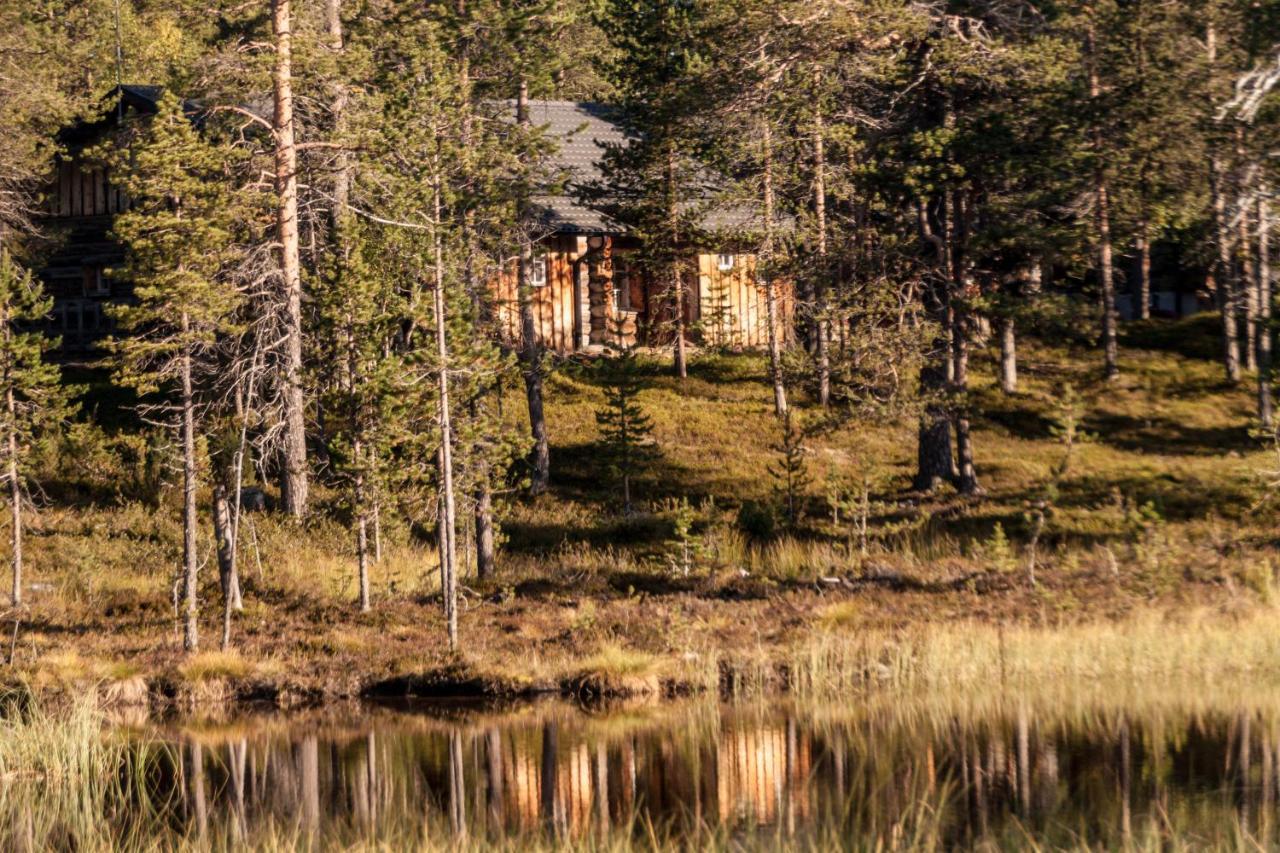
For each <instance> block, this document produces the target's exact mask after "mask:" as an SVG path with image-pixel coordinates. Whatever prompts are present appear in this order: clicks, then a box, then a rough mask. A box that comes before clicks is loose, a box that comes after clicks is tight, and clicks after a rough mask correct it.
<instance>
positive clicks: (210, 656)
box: [178, 651, 254, 684]
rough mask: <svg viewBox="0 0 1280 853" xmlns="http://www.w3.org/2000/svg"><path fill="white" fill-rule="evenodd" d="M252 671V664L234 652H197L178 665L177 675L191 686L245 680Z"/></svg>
mask: <svg viewBox="0 0 1280 853" xmlns="http://www.w3.org/2000/svg"><path fill="white" fill-rule="evenodd" d="M253 671H254V665H253V663H252V662H251V661H248V660H246V659H245V658H243V657H241V656H240V654H239V653H238V652H234V651H227V652H224V651H210V652H199V653H198V654H194V655H192V656H191V657H189V658H187V659H186V660H184V661H183V662H182V663H181V664H179V665H178V674H179V675H181V676H182V678H183V679H184V680H186V681H188V682H191V683H193V684H199V683H202V682H206V681H215V680H218V679H239V678H246V677H248V676H249V675H251V674H252V673H253Z"/></svg>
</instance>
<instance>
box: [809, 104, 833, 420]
mask: <svg viewBox="0 0 1280 853" xmlns="http://www.w3.org/2000/svg"><path fill="white" fill-rule="evenodd" d="M815 97H817V96H816V95H815ZM813 219H814V228H815V230H816V231H817V232H818V233H817V238H818V239H817V247H816V248H817V255H818V275H817V278H816V280H815V281H814V287H813V297H814V315H815V316H814V329H813V331H814V336H813V360H814V366H815V367H816V369H817V374H818V375H817V377H816V378H817V385H818V405H820V406H822V407H823V408H824V409H825V408H827V407H828V406H830V405H831V355H830V352H829V341H828V337H829V334H828V331H827V325H828V323H829V322H830V318H829V317H828V316H827V314H828V312H829V307H828V305H827V298H828V293H829V289H828V282H827V275H828V273H829V272H830V270H829V269H828V263H829V262H828V259H827V153H826V130H825V127H824V125H823V118H822V107H821V106H817V107H815V109H814V114H813Z"/></svg>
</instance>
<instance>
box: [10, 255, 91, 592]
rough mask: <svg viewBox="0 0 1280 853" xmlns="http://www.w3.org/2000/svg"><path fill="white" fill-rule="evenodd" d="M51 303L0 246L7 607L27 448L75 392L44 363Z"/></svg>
mask: <svg viewBox="0 0 1280 853" xmlns="http://www.w3.org/2000/svg"><path fill="white" fill-rule="evenodd" d="M52 307H53V300H52V299H50V298H47V297H45V295H44V290H43V288H42V287H41V286H40V283H39V281H37V280H36V279H35V277H34V276H32V275H31V273H30V272H28V271H27V270H24V269H23V268H22V267H21V266H19V265H18V263H17V262H16V261H14V259H13V257H12V256H11V255H10V254H9V252H8V250H7V249H5V248H4V247H2V246H0V392H2V393H3V395H4V405H3V408H2V409H0V436H2V438H0V440H2V441H3V445H2V446H0V455H3V457H4V474H3V476H4V480H5V482H6V484H7V486H8V489H9V511H10V514H11V525H10V531H9V537H10V538H9V542H10V545H11V558H12V566H13V592H12V598H13V604H14V606H15V607H17V606H19V605H21V604H22V583H23V580H22V569H23V564H22V530H23V526H22V504H23V495H24V492H25V491H26V488H25V482H26V479H27V477H28V476H29V475H30V472H29V471H28V470H27V458H28V456H29V454H30V452H31V449H32V447H33V445H35V444H36V443H37V442H38V441H40V440H41V438H42V437H43V436H45V435H46V434H47V433H48V431H49V430H50V429H51V428H53V427H55V426H57V425H58V424H60V423H62V422H63V421H65V419H66V418H67V417H68V416H70V414H71V413H72V406H71V404H70V402H69V401H70V399H71V397H72V396H73V395H74V394H75V393H76V392H77V389H76V388H75V387H73V386H69V385H64V384H63V383H62V376H61V371H60V370H59V369H58V367H57V365H54V364H49V363H47V362H45V361H44V354H45V353H46V352H47V351H48V350H49V349H50V348H51V347H52V346H54V345H55V344H56V342H55V341H51V340H50V339H49V338H48V337H46V336H45V335H44V334H43V332H42V331H41V330H40V328H41V326H42V324H43V323H44V319H45V316H46V315H47V314H48V313H49V310H50V309H51V308H52Z"/></svg>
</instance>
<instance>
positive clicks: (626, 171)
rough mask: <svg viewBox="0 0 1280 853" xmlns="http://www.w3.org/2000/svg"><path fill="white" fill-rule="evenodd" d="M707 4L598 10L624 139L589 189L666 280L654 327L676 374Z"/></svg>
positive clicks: (615, 4) (693, 206)
mask: <svg viewBox="0 0 1280 853" xmlns="http://www.w3.org/2000/svg"><path fill="white" fill-rule="evenodd" d="M705 11H706V9H705V8H704V7H703V6H702V5H699V4H694V3H685V2H680V0H608V2H606V3H605V4H604V5H603V8H602V9H601V11H600V13H599V15H598V18H597V20H598V22H599V25H600V27H601V28H602V29H603V30H604V32H605V35H606V36H607V37H608V39H609V44H610V46H611V47H612V48H613V50H614V51H615V54H614V56H613V57H612V59H611V60H610V61H608V63H607V66H606V67H607V76H608V78H609V82H610V83H611V84H612V85H613V86H614V88H615V90H616V92H617V95H618V97H617V105H618V111H617V113H616V116H615V117H616V119H617V120H618V122H619V123H620V124H621V126H622V128H623V130H624V131H625V132H626V134H627V137H628V144H627V145H626V146H621V147H615V148H611V149H609V150H608V151H606V152H605V155H604V158H603V162H602V167H603V171H604V175H605V180H604V184H603V186H600V187H595V188H591V192H589V193H588V194H589V195H594V196H595V197H596V198H597V200H598V201H600V202H601V203H602V206H604V207H605V208H606V209H608V212H609V213H610V215H612V216H613V217H614V218H615V219H616V220H618V221H619V222H621V223H623V224H625V225H626V226H627V227H628V229H630V231H631V232H632V233H633V234H634V235H635V236H636V237H637V238H638V239H639V240H640V243H641V246H642V249H641V252H640V256H639V260H640V261H641V264H640V266H642V267H643V268H644V269H645V271H646V272H647V273H648V274H649V275H650V276H651V277H652V278H653V280H654V281H660V282H662V283H663V291H664V300H663V301H664V303H665V304H664V306H663V309H662V313H661V317H662V318H663V319H662V321H661V322H660V323H654V325H655V326H656V327H658V328H661V329H662V330H663V331H668V330H669V332H670V335H671V338H672V342H673V347H672V349H673V355H674V370H675V374H676V376H677V377H680V378H684V377H685V375H686V374H687V372H688V367H687V365H686V354H685V335H686V332H687V329H686V317H685V311H686V308H687V305H688V302H689V295H688V294H687V292H686V286H687V278H688V277H689V276H688V272H689V271H688V268H687V257H686V256H687V254H688V253H689V252H690V249H691V247H693V246H696V245H698V243H699V230H700V228H699V225H700V223H699V211H698V208H699V204H698V202H699V201H703V199H702V198H701V197H702V196H703V195H704V184H705V177H706V176H705V173H704V171H703V170H702V169H701V167H700V165H699V163H698V160H697V158H696V154H697V148H698V145H699V131H698V122H699V120H700V116H701V115H702V112H701V111H702V110H703V109H704V108H705V106H706V103H707V102H706V96H707V94H708V93H707V92H705V91H704V90H703V87H702V86H701V85H699V83H700V82H701V83H705V81H699V80H698V72H699V71H700V70H701V68H702V67H703V62H704V57H703V55H702V54H703V51H704V50H705V48H706V47H707V41H706V38H705V36H706V33H705V32H704V24H705V20H704V12H705ZM695 296H696V294H695ZM657 319H658V318H657V317H650V320H651V322H652V321H655V320H657Z"/></svg>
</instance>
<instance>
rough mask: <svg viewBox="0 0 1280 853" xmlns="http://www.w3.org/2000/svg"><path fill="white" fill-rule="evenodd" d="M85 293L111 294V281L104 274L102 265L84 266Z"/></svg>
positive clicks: (93, 294) (94, 294)
mask: <svg viewBox="0 0 1280 853" xmlns="http://www.w3.org/2000/svg"><path fill="white" fill-rule="evenodd" d="M83 272H84V295H85V296H110V295H111V282H110V281H108V280H107V277H106V276H105V275H103V274H102V267H84V268H83Z"/></svg>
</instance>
